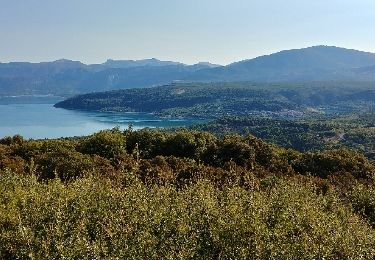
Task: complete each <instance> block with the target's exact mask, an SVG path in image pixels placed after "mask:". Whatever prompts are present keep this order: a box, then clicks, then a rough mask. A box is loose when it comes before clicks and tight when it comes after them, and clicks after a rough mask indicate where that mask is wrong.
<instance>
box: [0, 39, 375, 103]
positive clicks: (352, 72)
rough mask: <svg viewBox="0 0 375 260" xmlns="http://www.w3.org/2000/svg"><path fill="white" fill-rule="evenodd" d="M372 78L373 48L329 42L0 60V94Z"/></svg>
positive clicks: (66, 93) (374, 74)
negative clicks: (223, 56) (242, 51)
mask: <svg viewBox="0 0 375 260" xmlns="http://www.w3.org/2000/svg"><path fill="white" fill-rule="evenodd" d="M324 80H353V81H373V80H374V81H375V54H374V53H368V52H362V51H357V50H350V49H344V48H338V47H330V46H315V47H309V48H303V49H295V50H286V51H281V52H278V53H274V54H271V55H266V56H260V57H257V58H255V59H250V60H244V61H239V62H235V63H232V64H229V65H227V66H220V65H215V64H210V63H205V62H201V63H198V64H195V65H186V64H183V63H179V62H174V61H160V60H157V59H155V58H152V59H146V60H137V61H134V60H111V59H109V60H107V61H106V62H105V63H102V64H91V65H86V64H83V63H81V62H79V61H71V60H65V59H63V60H57V61H54V62H42V63H27V62H11V63H0V95H33V94H34V95H46V94H52V95H63V96H70V95H74V94H80V93H86V92H94V91H106V90H114V89H122V88H138V87H149V86H156V85H161V84H168V83H170V82H172V81H205V82H207V81H254V82H309V81H324Z"/></svg>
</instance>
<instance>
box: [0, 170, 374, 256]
mask: <svg viewBox="0 0 375 260" xmlns="http://www.w3.org/2000/svg"><path fill="white" fill-rule="evenodd" d="M0 178H1V179H0V189H1V193H0V194H1V195H0V226H1V229H0V230H1V231H0V257H1V258H3V259H14V258H32V259H56V258H66V259H77V258H79V259H82V258H90V259H97V258H117V259H191V258H193V259H373V257H374V256H375V251H374V248H375V232H374V230H372V229H371V228H370V227H369V226H368V225H366V223H364V222H363V221H361V220H360V218H359V217H358V216H356V215H355V214H353V213H352V212H351V211H350V209H349V208H347V207H345V206H343V205H340V204H339V202H338V200H337V199H336V198H335V197H334V196H333V195H326V196H323V195H318V194H317V193H316V192H315V189H314V187H313V186H311V185H310V184H305V185H301V183H295V182H294V181H289V182H285V181H281V182H280V183H279V184H278V185H277V186H275V187H274V188H271V189H266V190H259V191H253V190H247V189H243V188H240V187H233V188H228V189H223V190H221V189H216V188H214V187H213V186H212V185H211V184H210V183H209V182H207V181H203V180H202V181H199V182H198V183H196V184H194V185H191V186H189V187H186V188H185V189H183V190H180V191H178V190H176V189H175V188H174V187H172V186H154V187H152V188H148V187H146V186H145V185H144V184H142V183H141V182H139V181H138V180H137V179H129V178H128V177H126V178H127V183H128V184H127V185H126V186H123V185H120V184H119V183H117V182H112V181H109V180H107V179H105V178H104V179H97V178H94V177H88V178H83V179H79V180H76V181H74V182H71V183H69V184H68V185H65V184H63V183H61V182H60V181H59V180H54V181H51V182H49V183H48V184H47V183H38V182H37V181H36V179H34V178H32V177H27V178H25V177H17V176H14V175H10V174H3V175H2V176H1V177H0Z"/></svg>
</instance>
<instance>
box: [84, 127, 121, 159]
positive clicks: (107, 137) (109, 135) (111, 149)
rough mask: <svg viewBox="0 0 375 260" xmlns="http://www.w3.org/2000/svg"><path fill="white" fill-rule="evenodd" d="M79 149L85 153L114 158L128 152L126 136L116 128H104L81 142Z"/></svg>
mask: <svg viewBox="0 0 375 260" xmlns="http://www.w3.org/2000/svg"><path fill="white" fill-rule="evenodd" d="M78 150H79V151H80V152H82V153H84V154H96V155H99V156H101V157H104V158H107V159H113V158H115V157H117V156H120V155H122V154H124V153H126V144H125V136H124V135H123V134H122V133H121V131H120V130H119V129H116V128H115V129H112V130H103V131H100V132H98V133H96V134H93V135H91V136H90V137H88V138H87V139H86V140H84V141H83V142H81V143H80V145H79V146H78Z"/></svg>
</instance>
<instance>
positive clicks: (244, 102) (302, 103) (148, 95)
mask: <svg viewBox="0 0 375 260" xmlns="http://www.w3.org/2000/svg"><path fill="white" fill-rule="evenodd" d="M374 100H375V84H374V83H373V82H340V81H338V82H312V83H299V84H285V83H284V84H276V83H275V84H267V83H252V82H237V83H174V84H170V85H166V86H160V87H155V88H142V89H125V90H116V91H108V92H98V93H90V94H85V95H78V96H75V97H73V98H69V99H67V100H65V101H62V102H60V103H57V104H56V105H55V106H56V107H61V108H66V109H84V110H98V111H138V112H152V113H157V114H159V115H161V116H172V117H198V118H206V119H212V118H218V117H222V116H224V115H232V116H234V115H249V114H256V115H259V114H262V115H268V116H272V117H301V116H306V115H307V116H309V115H318V114H326V115H327V114H336V113H348V112H358V111H360V112H366V111H372V110H373V109H374Z"/></svg>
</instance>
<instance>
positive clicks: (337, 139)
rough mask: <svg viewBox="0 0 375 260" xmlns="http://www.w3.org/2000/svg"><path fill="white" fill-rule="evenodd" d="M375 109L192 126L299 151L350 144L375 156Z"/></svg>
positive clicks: (225, 120) (227, 119) (227, 120)
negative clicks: (325, 115)
mask: <svg viewBox="0 0 375 260" xmlns="http://www.w3.org/2000/svg"><path fill="white" fill-rule="evenodd" d="M374 122H375V113H361V114H349V115H340V116H335V117H329V118H326V117H320V118H306V119H300V120H288V119H272V118H266V117H255V116H244V117H233V116H232V117H230V116H228V117H224V118H221V119H217V120H214V121H212V122H209V123H206V124H204V125H198V126H194V127H193V129H196V130H202V131H209V132H211V133H215V134H217V135H224V134H228V133H238V134H241V135H247V134H252V135H254V136H256V137H258V138H261V139H262V140H265V141H267V142H271V143H274V144H276V145H279V146H283V147H285V148H293V149H296V150H298V151H302V152H305V151H314V150H324V149H334V148H336V149H338V148H350V149H355V150H357V151H360V152H361V153H364V154H365V155H366V156H367V157H368V158H370V159H372V160H374V159H375V125H374Z"/></svg>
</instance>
